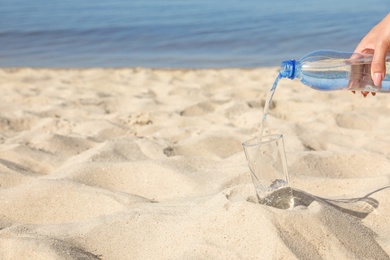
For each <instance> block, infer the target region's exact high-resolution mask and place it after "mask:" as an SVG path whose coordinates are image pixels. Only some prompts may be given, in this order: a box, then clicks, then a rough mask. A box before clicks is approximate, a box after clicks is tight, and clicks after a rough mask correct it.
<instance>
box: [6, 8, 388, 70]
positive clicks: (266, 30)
mask: <svg viewBox="0 0 390 260" xmlns="http://www.w3.org/2000/svg"><path fill="white" fill-rule="evenodd" d="M389 11H390V2H389V0H370V1H367V0H365V1H363V0H343V1H340V0H319V1H310V0H296V1H291V0H278V1H275V0H274V1H271V0H223V1H222V0H105V1H104V0H66V1H59V0H34V1H31V0H0V66H1V67H25V66H30V67H65V68H67V67H135V66H136V67H159V68H223V67H259V66H275V65H278V64H279V63H280V62H281V61H282V60H285V59H291V58H295V59H299V58H300V57H301V56H303V55H304V54H306V53H308V52H310V51H313V50H318V49H334V50H340V51H353V50H354V48H355V47H356V45H357V44H358V42H359V41H360V40H361V38H362V37H363V36H364V35H365V34H366V33H367V32H368V31H369V30H370V29H371V28H372V26H374V25H375V24H377V23H378V22H379V21H380V20H381V19H382V18H383V17H384V16H385V15H386V14H387V13H388V12H389Z"/></svg>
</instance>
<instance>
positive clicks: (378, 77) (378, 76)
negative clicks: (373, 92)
mask: <svg viewBox="0 0 390 260" xmlns="http://www.w3.org/2000/svg"><path fill="white" fill-rule="evenodd" d="M382 79H383V75H382V73H378V72H376V73H374V78H373V81H374V84H375V86H377V87H380V85H381V83H382Z"/></svg>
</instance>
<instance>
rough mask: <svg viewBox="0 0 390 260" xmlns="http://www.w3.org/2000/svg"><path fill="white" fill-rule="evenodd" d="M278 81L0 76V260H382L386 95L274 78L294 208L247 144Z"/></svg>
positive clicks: (118, 72)
mask: <svg viewBox="0 0 390 260" xmlns="http://www.w3.org/2000/svg"><path fill="white" fill-rule="evenodd" d="M277 73H278V68H274V67H268V68H258V69H220V70H212V69H205V70H154V69H144V68H134V69H30V68H20V69H0V87H1V96H0V111H1V114H0V129H1V131H0V258H1V259H389V258H390V257H389V255H390V224H389V222H390V218H389V216H390V183H389V180H390V135H389V129H390V120H389V114H390V95H388V94H377V95H376V96H371V95H369V96H367V98H363V97H362V96H361V95H360V94H355V95H353V94H352V93H350V92H347V91H344V92H343V91H335V92H320V91H316V90H312V89H310V88H308V87H305V86H303V85H301V84H300V83H299V82H298V81H291V80H288V79H282V80H281V81H280V84H279V86H278V88H277V90H276V94H275V96H274V103H273V106H272V107H271V110H270V113H269V116H268V129H267V132H269V133H281V134H283V135H284V143H285V149H286V153H287V161H288V170H289V175H290V184H291V186H292V188H293V189H294V195H295V196H297V197H299V198H300V199H301V201H302V204H301V205H298V206H296V207H294V208H293V209H290V210H281V209H277V208H272V207H268V206H264V205H260V204H257V203H255V201H256V197H255V190H254V187H253V185H252V182H251V177H250V173H249V169H248V166H247V162H246V158H245V154H244V152H243V149H242V146H241V143H242V142H244V141H246V140H248V139H250V138H253V137H255V136H256V135H257V134H258V130H259V125H260V121H261V118H262V112H263V105H264V102H265V98H266V95H267V93H268V90H269V89H270V87H271V86H272V83H273V81H274V79H275V77H276V75H277Z"/></svg>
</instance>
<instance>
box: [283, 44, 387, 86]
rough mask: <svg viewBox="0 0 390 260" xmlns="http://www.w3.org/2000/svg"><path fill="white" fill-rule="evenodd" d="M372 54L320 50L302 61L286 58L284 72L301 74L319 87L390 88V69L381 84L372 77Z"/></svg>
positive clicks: (284, 73) (289, 76)
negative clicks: (376, 82) (376, 84)
mask: <svg viewBox="0 0 390 260" xmlns="http://www.w3.org/2000/svg"><path fill="white" fill-rule="evenodd" d="M372 57H373V55H372V54H358V53H348V52H336V51H328V50H324V51H316V52H312V53H310V54H308V55H306V56H304V57H303V58H302V59H300V60H299V61H295V60H289V61H283V62H282V65H281V69H280V75H281V76H282V77H287V78H290V79H294V78H297V79H299V80H300V81H301V82H302V83H303V84H305V85H307V86H309V87H311V88H313V89H317V90H324V91H328V90H343V89H346V90H350V91H366V92H390V74H389V73H386V75H385V77H384V79H383V81H382V84H381V86H375V85H374V82H373V80H372V78H371V62H372ZM386 67H387V68H388V69H390V55H387V57H386Z"/></svg>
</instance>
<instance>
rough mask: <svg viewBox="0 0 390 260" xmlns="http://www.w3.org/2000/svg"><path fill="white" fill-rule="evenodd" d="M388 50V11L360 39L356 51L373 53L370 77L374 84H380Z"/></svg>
mask: <svg viewBox="0 0 390 260" xmlns="http://www.w3.org/2000/svg"><path fill="white" fill-rule="evenodd" d="M389 50H390V13H389V14H388V15H387V16H386V17H385V18H384V19H383V20H382V21H381V22H380V23H378V24H377V25H376V26H374V27H373V28H372V29H371V31H370V32H369V33H368V34H367V35H366V36H365V37H364V38H363V39H362V41H361V42H360V43H359V45H358V46H357V47H356V49H355V52H357V53H374V57H373V60H372V64H371V77H372V80H373V82H374V85H375V86H377V87H379V86H381V83H382V80H383V78H384V77H385V74H386V55H387V53H388V52H389Z"/></svg>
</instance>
